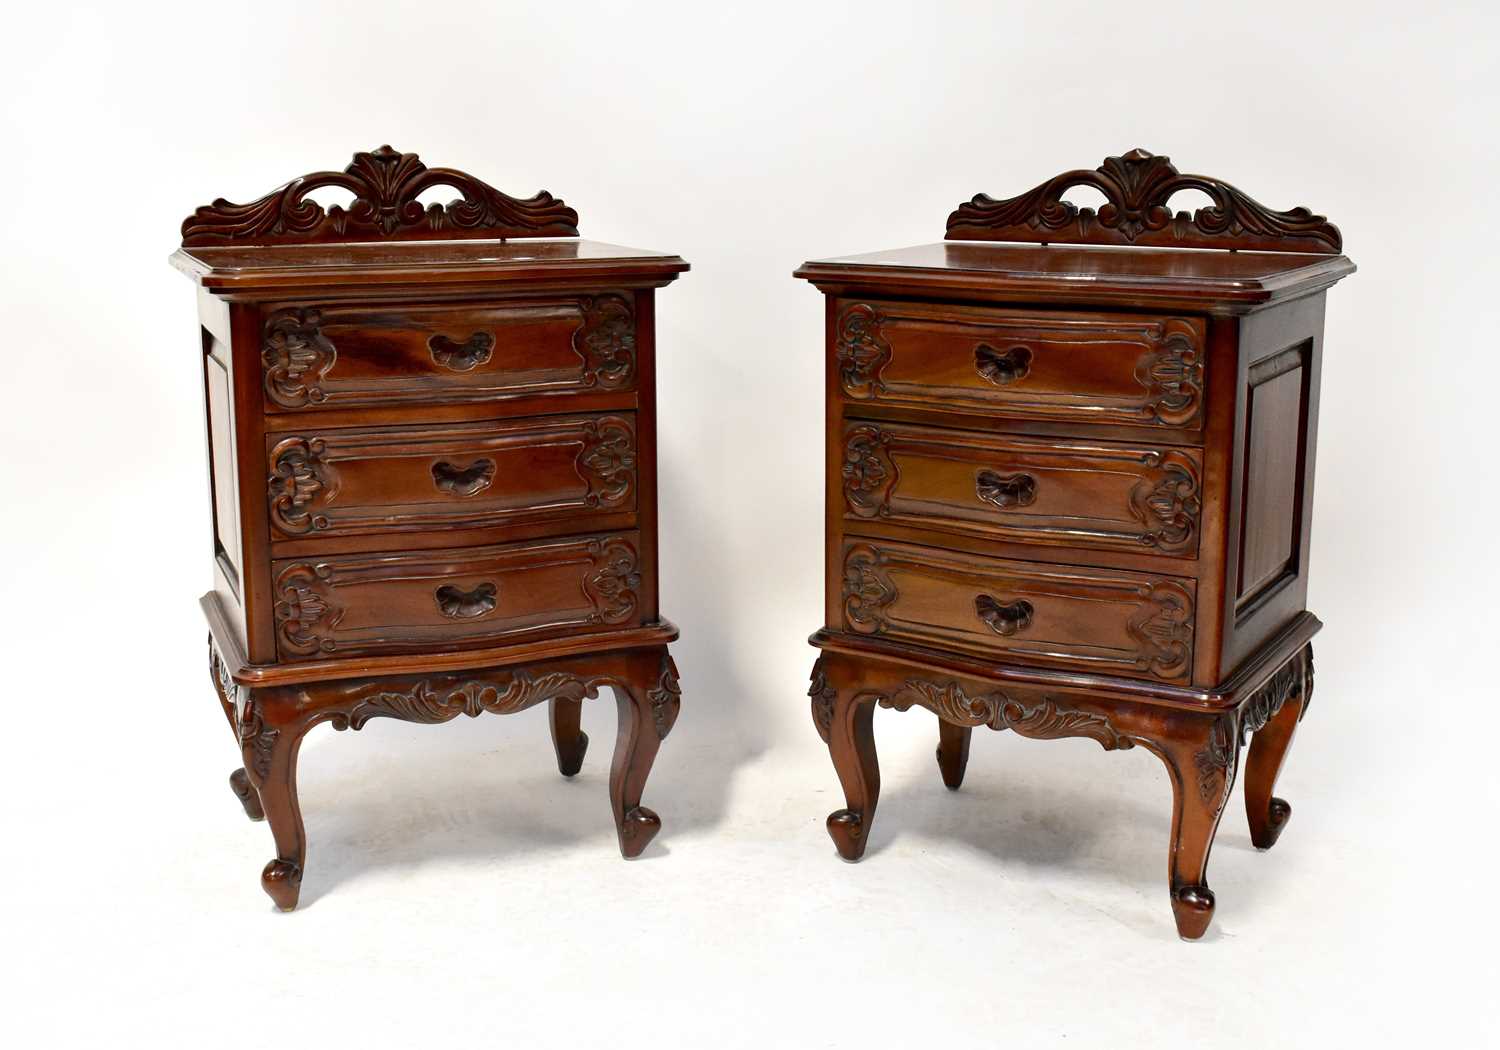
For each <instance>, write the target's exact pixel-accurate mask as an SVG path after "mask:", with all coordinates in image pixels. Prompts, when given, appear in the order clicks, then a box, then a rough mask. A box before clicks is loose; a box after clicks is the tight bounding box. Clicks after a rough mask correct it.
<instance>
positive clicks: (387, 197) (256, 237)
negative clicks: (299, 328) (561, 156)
mask: <svg viewBox="0 0 1500 1050" xmlns="http://www.w3.org/2000/svg"><path fill="white" fill-rule="evenodd" d="M323 186H337V187H340V188H342V189H345V190H348V191H349V192H350V193H352V194H354V201H353V203H352V204H350V206H349V208H348V210H347V211H346V210H345V209H344V208H342V207H339V206H337V205H335V206H333V207H331V208H329V209H327V210H326V211H325V210H324V209H323V207H322V206H321V205H319V204H318V203H317V201H314V200H309V199H308V196H307V195H308V194H309V193H310V192H312V191H313V190H315V189H318V188H320V187H323ZM439 186H445V187H448V188H449V189H453V190H457V191H458V194H459V197H458V199H457V200H454V201H450V202H449V203H448V204H436V203H434V204H432V205H427V206H424V205H423V204H422V202H421V201H419V200H417V198H418V197H419V196H421V194H422V193H424V192H426V191H427V190H429V189H432V188H434V187H439ZM576 236H578V213H577V212H575V211H574V210H573V209H572V208H569V207H568V206H567V205H565V204H564V203H563V202H562V201H560V200H558V199H557V198H556V197H554V196H552V194H550V193H547V192H546V191H542V192H540V193H537V194H536V195H535V196H532V197H529V198H526V199H524V200H523V199H521V198H517V197H512V196H510V195H509V194H505V193H501V192H500V191H499V190H497V189H495V188H494V187H493V186H490V185H488V184H486V183H484V182H481V181H480V180H478V179H476V178H475V177H474V176H472V175H468V174H466V173H464V172H462V171H458V170H456V169H453V168H429V167H427V165H425V164H423V163H422V161H421V160H420V159H418V157H417V155H416V154H415V153H401V152H399V151H398V150H394V149H392V148H391V147H390V146H381V147H380V148H379V149H376V150H373V151H371V152H369V153H356V154H354V159H353V160H352V161H350V163H349V166H348V167H346V168H345V169H344V170H343V171H341V172H339V171H319V172H314V173H312V174H310V175H304V176H302V177H301V178H298V179H293V180H292V181H291V182H289V183H287V184H286V185H285V186H282V187H281V188H280V189H277V190H273V191H272V192H270V193H268V194H266V195H265V196H264V197H262V198H260V199H259V200H257V201H253V202H251V203H249V204H231V203H230V202H229V201H227V200H225V199H223V198H222V197H221V198H219V199H218V200H215V201H214V202H213V203H212V204H210V205H207V206H205V207H202V208H199V209H198V210H197V211H195V212H194V213H193V214H192V216H190V217H189V218H188V219H186V220H184V221H183V224H182V243H183V244H184V245H187V246H192V245H212V244H229V243H233V244H289V243H298V242H303V243H326V242H330V241H354V240H366V239H368V240H446V239H454V238H469V237H494V238H505V237H576Z"/></svg>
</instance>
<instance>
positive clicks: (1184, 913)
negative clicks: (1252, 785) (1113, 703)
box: [1157, 714, 1239, 940]
mask: <svg viewBox="0 0 1500 1050" xmlns="http://www.w3.org/2000/svg"><path fill="white" fill-rule="evenodd" d="M1157 753H1158V754H1159V755H1161V757H1162V760H1163V761H1164V762H1165V763H1166V765H1167V771H1168V773H1169V775H1170V776H1171V778H1172V802H1173V807H1172V842H1171V851H1170V854H1169V860H1168V879H1169V887H1170V890H1171V894H1172V914H1173V917H1174V918H1175V919H1176V920H1177V933H1178V935H1179V936H1181V937H1182V938H1183V939H1185V940H1196V939H1198V938H1199V937H1202V936H1203V934H1204V933H1205V932H1206V931H1207V930H1208V925H1209V923H1210V922H1212V921H1213V917H1214V895H1213V891H1212V890H1210V889H1209V888H1208V854H1209V851H1210V850H1211V849H1212V848H1213V842H1214V835H1215V834H1216V833H1217V831H1218V828H1219V818H1220V817H1221V816H1223V813H1224V804H1225V803H1226V802H1227V801H1228V799H1229V789H1230V787H1231V786H1233V784H1234V775H1235V769H1236V766H1237V764H1238V760H1239V735H1238V730H1237V727H1236V724H1235V719H1234V716H1233V715H1230V714H1225V715H1220V716H1218V717H1217V718H1214V719H1213V720H1212V721H1209V720H1206V719H1195V720H1194V722H1193V723H1192V724H1191V726H1190V727H1185V728H1184V729H1183V730H1182V731H1181V732H1180V733H1179V734H1176V735H1174V737H1173V739H1171V740H1170V741H1165V742H1163V743H1162V744H1161V745H1160V746H1159V749H1158V750H1157Z"/></svg>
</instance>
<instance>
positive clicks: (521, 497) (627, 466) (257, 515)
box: [172, 146, 687, 910]
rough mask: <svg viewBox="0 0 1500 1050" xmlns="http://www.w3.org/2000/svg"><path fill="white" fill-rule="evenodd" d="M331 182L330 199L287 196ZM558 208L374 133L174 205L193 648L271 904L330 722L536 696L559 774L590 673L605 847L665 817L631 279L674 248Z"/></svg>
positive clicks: (647, 411) (650, 270)
mask: <svg viewBox="0 0 1500 1050" xmlns="http://www.w3.org/2000/svg"><path fill="white" fill-rule="evenodd" d="M328 187H333V188H335V189H337V190H341V191H343V193H344V194H346V195H349V196H352V198H353V199H352V201H351V202H350V203H348V204H347V206H343V207H340V206H336V205H335V206H329V207H328V208H326V209H325V208H324V207H323V206H322V205H320V204H319V203H318V202H317V201H315V200H313V199H312V198H311V197H310V196H309V194H310V193H311V192H312V191H314V190H326V189H327V188H328ZM441 191H448V192H447V193H446V194H443V193H442V192H441ZM432 192H438V193H439V195H440V196H443V195H446V196H449V197H451V196H453V194H454V193H455V192H456V194H457V199H453V200H452V201H451V203H448V204H442V203H426V202H424V200H421V199H419V198H425V197H428V196H430V194H431V193H432ZM577 221H578V217H577V214H576V213H575V212H574V211H573V209H571V208H569V207H566V206H565V205H564V204H563V202H562V201H560V200H556V199H555V198H553V197H552V196H551V195H550V194H547V193H539V194H537V195H536V196H534V197H531V198H529V199H525V200H521V199H517V198H514V197H510V196H507V195H506V194H504V193H501V192H499V191H497V190H495V189H493V188H491V187H490V186H487V185H486V184H484V183H483V182H480V181H479V180H478V179H475V178H473V177H471V176H469V175H466V174H464V173H462V172H459V171H455V170H452V169H447V168H428V167H426V166H425V165H424V164H422V162H421V161H420V160H418V159H417V156H416V155H415V154H411V153H399V152H397V151H395V150H392V149H391V148H390V147H389V146H382V147H381V148H379V149H377V150H375V151H374V152H371V153H359V154H356V155H355V157H354V159H353V162H352V163H351V164H350V165H349V166H348V167H347V168H346V169H344V170H343V171H342V172H331V171H330V172H320V173H316V174H312V175H308V176H304V177H303V178H300V179H296V180H294V181H292V182H290V183H288V184H287V185H285V186H283V187H282V188H281V189H278V190H276V191H274V192H272V193H270V194H268V195H267V196H265V197H262V198H261V199H260V200H257V201H255V202H254V203H252V204H244V205H240V204H230V203H229V202H228V201H225V200H217V201H215V202H214V203H213V204H211V205H208V206H207V207H203V208H199V209H198V210H197V212H195V213H194V214H193V215H192V216H191V217H190V218H189V219H187V220H186V221H185V222H184V223H183V226H182V248H181V250H180V251H178V252H177V253H176V254H175V255H174V256H173V257H172V262H173V264H174V265H175V266H176V267H177V268H178V269H180V270H181V271H182V272H184V273H185V274H187V275H188V276H189V277H191V278H192V279H193V280H194V281H195V282H196V283H197V285H198V320H199V325H200V332H201V341H202V342H201V354H202V367H203V388H204V401H205V408H206V412H205V415H206V424H207V438H208V450H209V457H208V458H209V486H210V489H211V493H212V502H213V537H212V545H213V551H212V553H213V559H212V560H213V567H214V587H213V590H212V591H210V592H209V593H208V594H207V595H206V596H205V597H204V598H203V601H202V606H203V611H204V613H205V615H206V616H207V619H208V627H209V647H210V667H211V671H212V678H213V682H214V688H215V690H216V691H217V693H218V696H219V700H220V702H221V703H222V705H223V708H224V712H225V714H226V715H228V717H229V721H230V725H231V727H232V728H233V729H234V731H235V734H236V739H237V740H238V743H239V747H240V752H241V758H242V761H243V768H237V769H235V771H234V772H233V774H231V776H230V784H231V785H232V787H233V788H234V791H235V793H236V794H237V795H238V796H239V798H240V800H241V802H243V804H244V808H245V811H246V812H247V813H248V814H249V815H250V816H251V818H253V819H260V818H261V817H262V816H264V817H265V818H267V819H268V820H269V821H270V824H271V832H272V835H273V837H274V838H275V843H276V856H275V859H273V860H272V861H271V862H270V863H269V864H267V865H266V868H265V871H264V872H263V873H262V875H261V884H262V886H263V887H264V888H265V891H266V892H267V893H268V894H269V895H270V896H271V899H272V900H274V901H275V902H276V904H277V905H278V906H279V907H281V908H282V909H288V910H289V909H291V908H293V907H295V906H296V903H297V897H298V892H299V889H300V886H301V881H302V873H303V870H304V863H305V855H306V841H305V836H304V833H303V826H302V817H301V813H300V811H299V809H298V803H297V789H296V775H297V774H296V770H297V751H298V747H299V745H300V742H301V740H302V738H303V735H304V734H305V733H306V732H307V731H308V730H309V729H311V728H312V727H313V726H315V725H318V724H319V723H322V722H329V723H331V724H332V725H333V727H334V728H335V729H359V728H361V727H362V726H364V725H365V723H366V722H368V721H369V720H370V719H371V718H378V717H393V718H401V719H406V720H408V721H413V722H446V721H449V720H450V719H453V718H457V717H458V716H459V715H469V716H470V717H474V716H477V715H479V714H481V713H482V712H485V711H490V712H495V713H500V714H503V713H508V712H512V711H520V710H523V709H525V708H528V707H531V706H532V705H534V704H539V703H542V702H543V701H545V702H547V703H548V704H549V706H550V714H551V723H552V742H553V745H554V746H555V748H556V752H557V763H558V767H559V769H560V770H561V771H562V773H563V775H564V776H572V775H573V774H574V773H576V772H578V770H579V768H580V765H581V763H582V762H583V757H584V751H585V749H586V748H587V746H588V737H587V736H586V735H585V734H584V733H583V732H581V731H580V728H579V715H580V707H581V705H582V702H583V701H584V700H585V699H589V698H593V697H595V696H597V694H598V690H599V688H600V687H601V686H609V687H610V688H611V689H612V690H613V692H614V694H615V696H616V700H617V707H618V714H619V735H618V739H617V741H616V744H615V753H614V761H613V764H612V765H611V767H610V777H609V795H610V804H611V806H612V808H613V810H614V818H615V825H616V828H617V829H618V832H619V842H620V851H621V852H622V853H623V854H624V855H625V856H627V857H633V856H636V855H637V854H639V853H640V852H641V851H642V850H643V849H644V848H645V847H646V844H647V843H648V842H649V841H650V840H651V838H652V836H653V835H655V834H656V832H657V830H658V829H659V827H660V820H659V819H658V818H657V816H656V814H655V813H653V812H652V811H651V810H649V809H647V808H646V807H644V806H642V805H641V793H642V791H643V789H644V787H645V783H646V777H647V775H648V774H649V772H650V770H651V764H652V762H653V760H654V759H655V757H656V752H657V748H658V747H659V745H660V744H661V741H662V740H663V739H665V737H666V736H667V733H668V732H669V731H670V730H671V728H672V724H673V722H674V721H675V720H676V718H677V711H678V705H679V691H678V684H677V673H676V670H675V668H674V667H673V664H672V660H671V657H670V656H669V655H668V652H667V643H668V642H669V641H671V640H672V639H673V638H675V637H676V636H677V632H676V629H675V628H674V627H673V626H672V625H671V624H670V623H668V622H667V621H665V620H664V619H662V618H661V616H660V615H659V613H658V610H657V587H656V581H657V572H656V448H655V435H656V414H655V396H654V389H655V379H654V371H653V370H654V359H655V351H654V345H653V308H654V307H653V296H654V294H655V291H654V290H655V289H656V288H658V287H661V286H664V285H666V284H667V283H668V282H670V281H672V280H674V279H675V278H676V276H677V275H678V274H679V273H681V272H683V271H684V270H686V269H687V264H686V263H684V262H683V261H682V260H681V259H679V258H677V257H676V256H670V255H661V254H659V253H655V252H645V251H637V250H633V249H629V248H619V247H616V246H613V245H608V244H599V243H596V242H592V241H585V240H579V239H578V229H577Z"/></svg>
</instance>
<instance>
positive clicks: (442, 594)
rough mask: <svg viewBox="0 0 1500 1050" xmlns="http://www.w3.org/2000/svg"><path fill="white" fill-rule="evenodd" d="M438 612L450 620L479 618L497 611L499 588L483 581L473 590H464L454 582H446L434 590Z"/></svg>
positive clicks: (433, 594)
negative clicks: (453, 583)
mask: <svg viewBox="0 0 1500 1050" xmlns="http://www.w3.org/2000/svg"><path fill="white" fill-rule="evenodd" d="M432 597H433V600H434V601H436V602H437V607H438V612H440V613H442V614H443V615H444V616H446V617H448V619H450V620H477V619H478V618H479V617H481V616H484V615H486V614H487V613H492V612H494V611H495V606H496V605H497V604H499V601H500V594H499V588H498V587H496V586H495V585H494V584H493V583H481V584H479V585H478V586H477V587H475V588H474V589H473V590H468V591H466V590H464V589H463V588H462V587H455V586H453V585H452V584H444V585H443V586H442V587H439V588H438V589H437V590H435V591H433V592H432Z"/></svg>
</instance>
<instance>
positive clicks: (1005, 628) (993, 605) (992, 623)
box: [974, 594, 1034, 637]
mask: <svg viewBox="0 0 1500 1050" xmlns="http://www.w3.org/2000/svg"><path fill="white" fill-rule="evenodd" d="M974 611H975V612H976V613H978V614H979V618H980V619H981V620H983V621H984V622H985V623H986V624H988V625H989V628H990V630H992V631H994V632H995V633H996V634H1001V635H1006V636H1007V637H1008V636H1010V635H1012V634H1015V633H1017V632H1018V631H1024V630H1026V628H1028V627H1030V626H1031V614H1032V612H1033V611H1034V610H1033V609H1032V607H1031V603H1030V602H1028V601H1026V600H1025V599H1024V598H1022V599H1020V600H1018V601H1013V602H1010V603H1009V604H1007V605H1002V604H1000V602H999V601H998V600H997V599H995V598H993V597H992V596H990V595H988V594H981V595H979V597H977V598H975V599H974Z"/></svg>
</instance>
